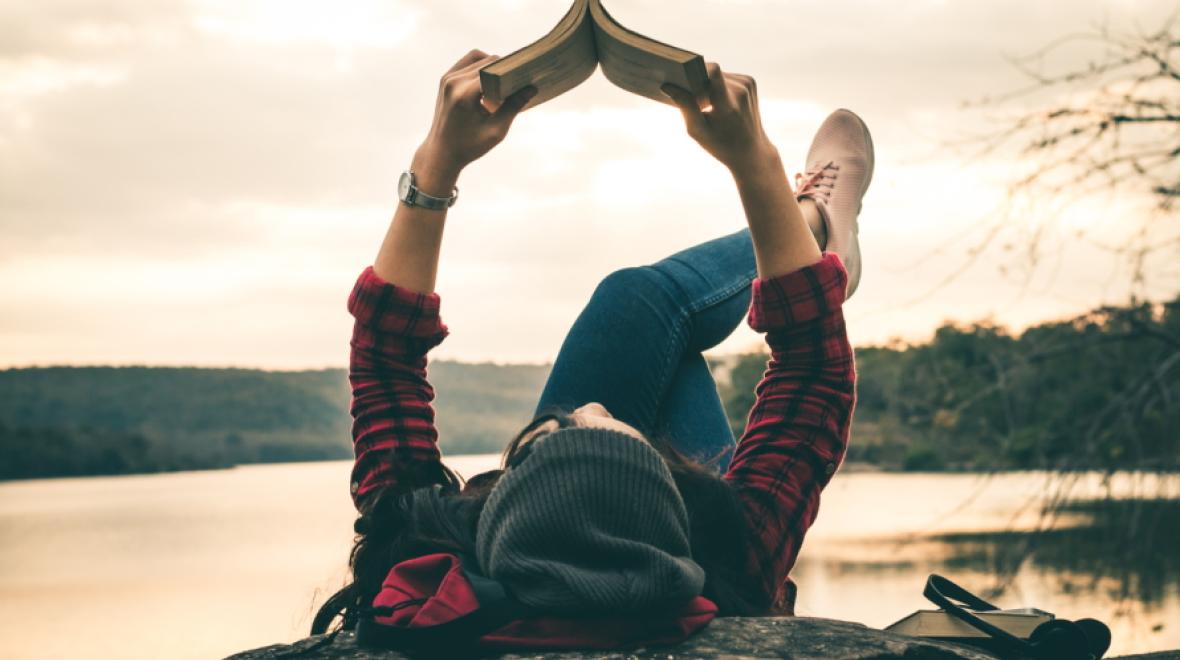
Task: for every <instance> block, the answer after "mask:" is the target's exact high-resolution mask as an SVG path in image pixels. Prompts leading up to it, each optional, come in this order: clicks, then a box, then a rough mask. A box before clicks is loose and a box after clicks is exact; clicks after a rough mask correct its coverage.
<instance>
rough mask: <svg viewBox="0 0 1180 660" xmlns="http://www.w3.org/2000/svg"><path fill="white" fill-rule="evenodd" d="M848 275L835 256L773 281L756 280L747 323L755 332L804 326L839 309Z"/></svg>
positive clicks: (780, 276) (825, 255)
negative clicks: (803, 324) (801, 324)
mask: <svg viewBox="0 0 1180 660" xmlns="http://www.w3.org/2000/svg"><path fill="white" fill-rule="evenodd" d="M847 289H848V271H847V270H845V268H844V264H843V262H841V261H840V257H839V256H837V255H836V253H834V252H825V253H824V254H823V257H822V258H821V259H820V260H819V261H818V262H816V263H814V264H812V265H810V266H805V267H803V268H800V269H799V270H796V271H793V272H790V273H787V274H785V275H778V276H776V277H769V278H759V279H755V280H754V283H753V294H752V300H751V302H750V314H749V318H748V319H747V322H748V323H749V325H750V327H751V328H753V329H754V330H755V331H756V332H768V331H770V330H776V329H780V328H786V327H790V326H793V325H798V324H800V323H807V322H808V321H814V320H816V319H818V318H821V317H823V316H826V315H827V314H830V313H832V312H834V311H837V310H839V309H840V307H841V305H843V304H844V292H845V291H846V290H847Z"/></svg>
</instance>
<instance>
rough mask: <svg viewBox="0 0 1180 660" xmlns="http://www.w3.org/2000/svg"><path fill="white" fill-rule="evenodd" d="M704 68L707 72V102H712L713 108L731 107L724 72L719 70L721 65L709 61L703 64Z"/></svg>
mask: <svg viewBox="0 0 1180 660" xmlns="http://www.w3.org/2000/svg"><path fill="white" fill-rule="evenodd" d="M705 70H706V71H707V72H708V73H709V102H710V103H712V104H713V109H714V110H716V109H717V108H718V107H722V108H728V107H732V106H733V104H732V103H731V102H730V100H729V89H728V85H727V83H726V82H725V74H724V73H722V72H721V65H720V64H718V63H716V62H709V63H707V64H705Z"/></svg>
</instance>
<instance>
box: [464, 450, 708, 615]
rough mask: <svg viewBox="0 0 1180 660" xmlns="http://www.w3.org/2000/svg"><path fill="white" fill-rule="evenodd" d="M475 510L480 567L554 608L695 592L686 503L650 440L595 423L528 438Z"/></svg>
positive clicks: (660, 599)
mask: <svg viewBox="0 0 1180 660" xmlns="http://www.w3.org/2000/svg"><path fill="white" fill-rule="evenodd" d="M528 450H529V454H528V457H527V458H526V459H525V460H523V461H522V462H521V463H519V464H518V465H516V466H515V467H511V468H509V469H508V470H507V471H506V472H505V473H504V475H503V476H501V477H500V480H499V482H497V484H496V485H495V487H494V488H493V489H492V492H491V494H490V495H489V496H488V499H487V502H486V503H485V504H484V508H483V512H482V513H481V514H480V517H479V524H478V528H477V531H476V541H475V548H476V558H477V560H478V561H479V567H480V570H481V571H482V572H483V573H484V574H485V575H487V576H489V577H491V578H493V579H495V580H497V581H499V582H500V583H501V584H503V585H504V586H505V587H507V589H508V590H509V592H511V593H512V594H513V595H514V596H516V598H517V599H519V600H520V601H521V602H523V603H525V604H527V605H532V606H535V607H540V608H544V609H545V610H548V611H553V612H558V613H560V612H569V613H580V614H581V613H588V612H595V611H598V612H606V611H609V612H613V613H618V612H621V611H628V610H632V611H633V610H643V609H650V608H653V607H660V606H665V605H675V604H680V603H684V602H686V601H688V600H691V599H692V598H694V597H696V596H699V595H700V593H701V590H702V588H703V587H704V583H705V572H704V570H702V569H701V567H700V566H699V565H697V563H696V562H694V561H693V560H692V556H691V551H690V549H689V529H688V512H687V510H686V509H685V507H684V500H683V499H682V498H681V497H680V491H679V490H677V488H676V484H675V482H674V481H673V480H672V473H671V472H670V471H669V470H668V466H667V465H666V464H665V463H664V460H663V458H662V457H661V456H660V454H659V452H657V451H656V450H655V449H654V448H653V447H652V446H651V445H649V444H647V443H646V442H644V441H642V440H639V439H637V438H635V437H632V436H630V435H627V434H625V433H620V432H618V431H609V430H605V429H593V428H569V429H559V430H557V431H554V432H552V433H549V434H547V435H543V436H541V437H539V438H537V439H535V440H533V441H532V444H531V446H530V447H529V448H528Z"/></svg>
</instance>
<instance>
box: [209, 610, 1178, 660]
mask: <svg viewBox="0 0 1180 660" xmlns="http://www.w3.org/2000/svg"><path fill="white" fill-rule="evenodd" d="M402 657H404V656H402V655H401V654H400V653H394V652H392V651H374V650H370V649H364V648H359V647H357V645H356V640H355V638H354V637H353V636H352V634H350V633H342V634H340V635H337V636H335V637H332V636H331V635H321V636H317V637H309V638H307V639H304V640H302V641H299V642H296V643H294V644H276V645H274V646H267V647H264V648H260V649H255V650H253V651H246V652H245V653H239V654H237V655H234V656H231V660H271V659H277V658H310V659H328V658H348V659H354V660H378V659H380V660H393V659H396V658H402ZM495 657H499V658H504V659H506V660H507V659H511V658H517V659H524V658H535V659H541V658H546V659H547V658H552V659H555V660H557V659H562V660H565V659H569V660H573V659H575V658H600V659H608V658H610V659H619V660H622V659H624V658H625V659H628V660H629V659H632V658H634V659H637V660H638V659H643V658H651V659H656V658H659V659H661V660H673V659H679V658H715V657H728V658H734V657H738V658H788V659H790V660H821V659H823V660H892V659H894V658H896V659H897V660H902V659H904V660H996V657H995V656H993V655H991V654H988V653H984V652H982V651H978V650H975V649H972V648H969V647H965V646H958V645H955V644H945V643H939V642H929V641H924V640H920V639H916V638H913V637H905V636H903V635H894V634H892V633H887V632H882V631H880V630H874V629H873V628H868V627H866V626H862V625H860V624H858V623H848V622H846V621H833V620H831V619H814V618H807V617H793V618H740V619H739V618H722V619H716V620H715V621H713V623H711V624H709V627H708V628H706V629H705V630H704V631H702V632H701V633H700V634H699V635H696V636H694V637H693V638H692V639H689V640H688V641H686V642H684V643H683V644H679V645H677V646H673V647H662V648H653V649H636V650H633V651H629V652H627V653H614V652H601V651H600V652H590V653H587V652H571V653H527V654H506V655H500V656H495ZM1129 658H1136V659H1137V660H1180V651H1172V652H1165V653H1153V654H1150V655H1141V656H1125V657H1124V660H1128V659H1129Z"/></svg>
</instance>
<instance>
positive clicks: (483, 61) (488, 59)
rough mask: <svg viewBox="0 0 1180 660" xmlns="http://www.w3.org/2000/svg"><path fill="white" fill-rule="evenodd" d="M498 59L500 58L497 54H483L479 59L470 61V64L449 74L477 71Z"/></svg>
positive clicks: (468, 73) (461, 74)
mask: <svg viewBox="0 0 1180 660" xmlns="http://www.w3.org/2000/svg"><path fill="white" fill-rule="evenodd" d="M498 59H500V56H499V55H485V56H483V57H481V58H480V59H478V60H475V61H474V62H471V63H470V64H468V65H467V66H465V67H463V68H462V69H459V70H457V71H455V72H454V73H453V74H451V75H454V76H467V75H471V74H472V73H473V72H477V71H479V70H480V69H482V68H484V67H485V66H487V65H489V64H491V63H492V62H495V61H496V60H498Z"/></svg>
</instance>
